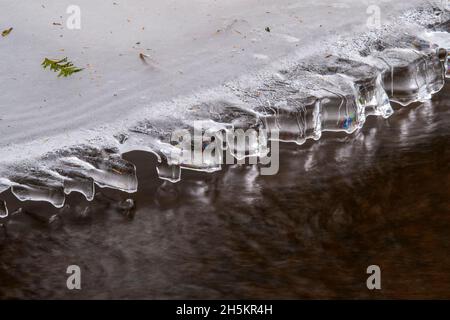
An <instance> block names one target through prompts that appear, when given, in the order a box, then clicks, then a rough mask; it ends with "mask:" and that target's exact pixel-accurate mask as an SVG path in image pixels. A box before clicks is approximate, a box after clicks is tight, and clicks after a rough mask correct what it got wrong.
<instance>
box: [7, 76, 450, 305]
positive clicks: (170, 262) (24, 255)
mask: <svg viewBox="0 0 450 320" xmlns="http://www.w3.org/2000/svg"><path fill="white" fill-rule="evenodd" d="M449 105H450V86H449V85H447V86H446V88H445V90H444V91H443V92H441V93H440V94H438V95H437V96H436V97H435V98H434V99H433V101H431V102H426V103H424V104H415V105H412V106H409V107H403V108H397V109H398V110H396V113H395V114H394V115H393V116H392V117H391V118H389V119H387V120H385V119H382V118H377V117H369V118H368V120H367V123H366V126H365V127H364V128H363V129H362V130H361V131H359V132H357V133H355V134H353V135H351V136H346V135H336V134H331V133H329V134H324V137H323V139H322V140H320V141H317V142H313V141H310V142H308V143H306V144H305V145H303V146H300V147H299V146H292V145H283V147H282V150H281V155H280V157H281V166H280V167H281V168H280V172H279V174H278V175H276V176H259V175H258V168H257V167H253V166H235V167H229V168H227V169H226V170H224V171H222V172H219V173H215V174H199V173H194V172H183V175H184V177H183V180H182V182H180V183H178V184H171V183H169V182H162V181H160V180H158V179H157V176H156V172H155V170H154V163H155V159H154V157H152V156H151V155H147V154H143V153H132V154H129V155H128V156H127V158H128V159H129V160H131V161H132V162H133V163H135V164H136V165H137V167H138V175H139V182H140V188H139V192H138V193H137V194H135V195H132V198H133V199H134V200H135V201H136V203H137V208H136V210H135V211H134V210H132V209H131V210H130V208H129V206H128V204H127V203H123V202H121V201H122V200H124V199H125V197H126V196H125V195H124V194H120V193H118V192H113V191H110V190H103V191H102V195H100V196H98V197H97V198H96V200H95V201H94V202H92V203H87V202H85V200H82V198H81V196H80V197H78V196H76V195H72V196H71V197H70V199H69V203H70V205H68V206H66V207H65V208H64V209H62V210H57V209H55V208H52V207H50V206H47V205H45V204H41V203H27V204H20V205H21V206H22V207H23V209H22V210H18V211H16V212H15V213H13V214H11V217H10V218H8V219H9V220H7V221H6V222H4V224H5V225H6V228H5V227H4V228H2V229H1V230H0V297H2V298H428V297H440V298H444V297H445V298H450V289H449V288H450V273H449V272H448V270H450V256H449V255H448V252H449V246H450V233H449V230H450V201H449V195H450V168H449V163H450V148H449V141H450V140H449V138H450V107H449ZM7 197H9V199H8V200H9V201H14V200H13V197H12V196H11V195H7ZM18 208H19V204H18V203H16V208H13V206H12V208H11V209H12V210H11V211H15V209H18ZM72 264H76V265H79V266H80V267H81V270H82V290H81V291H76V292H75V291H68V290H67V289H66V279H67V275H66V273H65V271H66V268H67V266H68V265H72ZM372 264H377V265H379V266H380V267H381V270H382V290H381V291H377V292H372V291H369V290H368V289H367V288H366V284H365V283H366V278H367V275H366V273H365V272H366V268H367V267H368V266H369V265H372Z"/></svg>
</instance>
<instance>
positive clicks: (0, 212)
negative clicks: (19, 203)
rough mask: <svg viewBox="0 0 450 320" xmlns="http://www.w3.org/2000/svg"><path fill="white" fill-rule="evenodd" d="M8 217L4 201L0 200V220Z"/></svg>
mask: <svg viewBox="0 0 450 320" xmlns="http://www.w3.org/2000/svg"><path fill="white" fill-rule="evenodd" d="M7 216H8V207H7V206H6V201H5V200H0V219H2V218H6V217H7Z"/></svg>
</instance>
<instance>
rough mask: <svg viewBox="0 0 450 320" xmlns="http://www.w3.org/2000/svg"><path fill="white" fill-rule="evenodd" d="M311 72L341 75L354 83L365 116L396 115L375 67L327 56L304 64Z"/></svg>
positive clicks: (379, 73)
mask: <svg viewBox="0 0 450 320" xmlns="http://www.w3.org/2000/svg"><path fill="white" fill-rule="evenodd" d="M302 67H303V68H304V69H306V70H308V71H310V72H315V73H318V74H321V75H334V74H339V75H342V76H344V77H347V78H348V79H349V81H351V82H353V86H354V88H355V95H356V100H357V103H359V104H360V105H361V106H362V107H363V108H364V109H365V111H364V112H365V115H366V116H367V115H376V116H382V117H383V118H388V117H389V116H391V115H392V114H393V113H394V110H393V109H392V106H391V104H390V102H389V97H388V95H387V94H386V91H385V90H384V87H383V81H382V76H381V72H380V70H379V69H378V68H376V67H375V66H372V65H369V64H367V63H364V62H361V61H355V60H351V59H346V58H341V57H336V56H327V57H326V58H323V59H315V60H314V61H308V62H306V63H303V64H302Z"/></svg>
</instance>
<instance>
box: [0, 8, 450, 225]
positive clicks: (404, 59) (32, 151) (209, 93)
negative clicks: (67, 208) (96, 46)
mask: <svg viewBox="0 0 450 320" xmlns="http://www.w3.org/2000/svg"><path fill="white" fill-rule="evenodd" d="M139 3H140V2H139ZM245 3H246V5H244V9H245V10H244V12H246V13H248V14H249V20H251V21H253V22H249V21H247V20H245V19H225V25H224V27H223V28H219V29H217V30H216V32H215V33H216V34H215V36H217V37H221V38H220V39H219V40H211V41H218V43H222V44H227V45H228V44H230V43H232V40H233V39H234V38H233V37H234V36H236V34H237V35H238V36H239V37H240V35H242V33H243V32H246V33H248V36H250V35H252V36H255V38H254V39H253V40H252V41H251V43H253V44H254V46H255V48H253V49H252V50H256V49H258V50H259V49H261V46H260V44H258V43H259V42H260V41H262V39H263V37H266V36H268V35H266V34H265V33H268V32H266V31H264V28H263V27H262V28H261V29H262V31H261V32H260V31H255V30H254V29H252V27H251V26H252V23H256V24H258V20H257V19H256V18H255V15H251V14H250V13H251V12H252V11H251V3H252V1H249V2H248V3H247V2H245ZM308 3H309V2H308ZM345 3H347V4H349V3H353V1H347V2H345ZM134 5H135V4H129V5H128V6H130V7H133V6H134ZM140 5H142V6H143V7H145V4H144V3H140ZM203 5H204V4H195V5H194V7H195V8H197V9H198V10H199V12H200V13H201V12H202V11H201V10H203V9H204V7H203ZM233 5H237V4H236V3H235V2H234V1H232V4H229V5H226V8H225V9H224V10H225V11H226V12H227V13H230V12H233V7H232V6H233ZM247 5H248V6H247ZM305 5H307V4H305ZM309 5H312V4H311V3H309ZM20 6H22V5H20ZM386 6H393V7H391V8H390V9H392V10H393V12H394V13H396V14H398V13H399V12H401V11H405V10H406V11H405V13H404V14H403V16H401V18H399V19H397V20H396V21H395V22H392V21H391V22H387V23H386V24H385V25H384V26H382V27H380V28H378V29H377V30H375V31H373V30H372V31H366V32H360V33H359V34H355V33H354V32H353V31H352V32H351V33H350V34H348V35H346V36H345V37H344V36H342V37H337V38H336V37H335V38H333V39H332V41H331V40H330V41H328V42H327V43H323V48H325V49H324V50H311V52H308V50H305V48H302V50H303V51H301V53H298V52H297V53H294V54H291V55H288V58H286V57H284V58H283V59H281V58H282V57H283V56H280V57H279V58H280V59H279V60H277V61H278V62H273V63H272V64H271V65H270V66H265V67H264V66H263V65H259V64H260V63H261V61H265V60H266V59H259V58H258V59H256V60H255V61H256V62H255V61H252V62H251V64H252V66H253V67H255V70H258V71H254V72H248V70H240V68H244V66H245V61H246V60H245V58H243V60H239V63H240V65H239V66H238V67H237V68H234V69H233V70H232V71H229V70H227V69H226V68H223V69H220V70H219V69H214V67H213V66H211V70H210V71H211V72H217V73H218V74H219V75H223V79H226V80H227V81H225V82H222V83H220V82H219V83H217V82H215V81H213V80H212V78H211V79H210V78H209V77H206V76H205V77H204V78H203V79H202V80H201V81H200V80H199V81H200V82H202V81H203V82H202V83H201V85H202V86H203V88H205V87H207V88H208V89H204V90H200V91H199V88H198V87H197V86H196V85H194V84H193V83H194V82H195V81H196V80H197V79H200V78H201V77H202V75H203V76H204V75H205V74H202V72H203V71H204V70H202V68H205V67H206V66H205V65H199V64H198V63H192V64H190V65H189V64H188V65H186V68H187V69H189V68H196V69H197V70H200V71H198V73H199V74H198V77H197V78H189V77H188V79H187V80H183V81H185V82H180V83H182V84H183V85H185V87H184V89H186V92H183V91H182V89H180V90H181V92H180V94H181V93H182V94H187V93H189V92H191V93H192V92H197V93H196V94H191V95H186V97H184V98H183V97H180V98H176V99H175V98H174V97H171V98H169V99H163V98H167V97H170V94H172V95H173V92H172V90H171V88H170V86H171V85H172V84H171V81H172V80H173V81H174V82H177V81H178V79H177V77H178V76H179V77H181V74H184V73H186V72H189V71H190V70H184V71H183V72H181V71H179V72H178V71H177V72H174V73H173V72H172V73H171V72H161V73H158V74H157V75H156V76H155V77H149V76H148V74H147V73H146V72H147V71H148V70H146V71H139V70H138V69H137V68H136V66H134V67H133V70H131V72H129V73H126V74H125V73H124V71H123V70H122V69H120V68H119V67H117V66H116V65H114V66H112V68H111V69H112V70H111V71H110V72H107V76H108V77H109V79H110V80H109V81H107V82H106V83H105V84H103V86H102V88H101V90H100V89H99V90H100V91H96V88H95V85H96V84H95V83H96V81H97V78H98V77H101V76H100V75H95V72H94V71H92V70H86V71H85V72H89V76H90V77H91V80H92V79H93V80H92V82H89V81H87V80H86V79H79V81H80V83H78V82H77V80H78V79H72V80H63V81H62V82H59V83H58V84H57V85H56V86H57V88H56V89H55V92H57V94H56V95H57V96H58V97H57V98H58V99H59V100H57V101H58V102H59V103H61V106H62V105H65V104H73V106H74V107H75V106H77V105H78V104H77V103H79V98H78V96H80V97H81V96H83V95H84V94H86V95H87V96H88V97H90V98H91V100H89V102H87V103H86V102H84V103H83V108H82V109H81V110H78V111H77V110H76V107H75V110H72V111H70V112H68V113H62V114H61V115H58V114H57V113H55V112H54V110H53V109H51V108H50V109H48V110H47V109H45V110H44V111H42V112H43V113H42V114H40V115H39V118H36V119H35V120H36V121H35V122H33V112H35V111H34V109H36V108H39V104H41V103H45V102H46V101H38V100H33V99H37V97H38V95H37V93H36V92H37V91H42V90H44V89H45V85H48V84H49V83H53V82H54V79H50V76H51V75H48V76H49V78H46V79H45V80H42V79H31V80H32V81H37V83H38V84H37V85H36V88H34V91H32V90H30V91H31V92H29V94H28V95H25V93H23V91H21V93H20V94H21V95H25V96H26V97H25V98H24V99H23V101H22V100H20V99H18V98H17V95H18V90H17V89H13V88H14V81H16V80H14V75H17V72H15V71H14V69H13V68H14V65H13V64H8V66H7V68H6V70H4V72H2V75H1V77H2V80H5V81H6V80H8V81H6V82H5V83H6V85H5V86H6V88H5V90H4V92H3V93H2V94H3V95H4V98H2V99H3V102H2V104H1V106H0V107H1V108H0V111H2V113H4V114H5V117H4V118H5V121H10V122H11V124H13V125H14V124H17V123H23V124H24V126H27V128H26V130H25V129H24V130H16V131H15V130H14V128H11V129H10V131H8V128H7V127H5V126H3V127H2V126H1V125H2V123H1V122H0V127H2V129H1V133H2V138H1V139H0V150H1V152H2V159H0V193H1V192H3V191H6V190H8V189H10V190H11V192H12V193H13V194H14V195H15V196H16V197H17V198H18V199H19V200H21V201H28V200H33V201H47V202H50V203H51V204H53V205H54V206H56V207H62V206H64V202H65V196H66V195H67V194H69V193H71V192H79V193H81V194H83V195H84V196H85V197H86V199H88V200H92V199H93V197H94V194H95V188H96V186H99V187H108V188H114V189H118V190H122V191H124V192H130V193H131V192H135V191H136V190H137V187H138V185H137V178H136V172H135V171H136V170H135V167H134V165H133V164H132V163H129V162H127V161H125V160H124V159H122V154H123V153H125V152H128V151H132V150H143V151H147V152H151V153H154V154H155V155H156V156H157V158H158V161H159V166H158V168H157V170H158V173H159V175H160V177H161V178H162V179H165V180H168V181H171V182H177V181H179V180H180V179H181V172H182V170H199V171H206V172H214V171H217V170H220V169H221V168H222V163H223V159H222V158H221V157H223V154H221V152H222V151H223V152H228V153H229V154H231V155H232V156H234V157H235V158H236V159H237V160H242V159H243V158H245V157H264V156H265V155H266V154H267V153H268V152H269V150H268V141H266V140H264V139H260V140H258V139H256V140H254V141H257V142H256V143H249V144H246V145H245V147H244V148H242V146H240V145H235V144H233V143H232V141H230V140H229V139H231V138H228V137H229V136H228V135H227V133H228V132H232V131H234V130H236V129H241V130H243V131H245V130H247V129H254V130H260V129H262V130H267V132H269V133H271V132H277V133H278V134H277V135H270V134H269V139H272V140H278V141H282V142H292V143H296V144H298V145H301V144H303V143H305V142H306V141H307V140H308V139H313V140H318V139H320V138H321V136H322V133H323V132H326V131H332V132H344V133H347V134H351V133H353V132H355V131H357V130H358V129H360V128H361V127H362V126H363V125H364V122H365V120H366V117H367V116H380V117H383V118H388V117H390V116H391V115H392V114H393V112H394V111H393V108H392V106H391V102H392V101H393V102H397V103H399V104H401V105H403V106H406V105H409V104H411V103H413V102H417V101H425V100H427V99H430V97H431V95H432V94H434V93H436V92H438V91H439V90H440V89H441V88H442V87H443V85H444V80H445V74H446V69H448V63H447V59H448V55H447V49H450V46H449V43H450V35H448V33H447V32H448V31H449V30H448V29H449V27H448V21H450V15H449V14H448V13H447V12H446V11H445V10H436V7H433V6H432V5H429V4H423V5H422V1H413V2H411V4H409V6H410V8H407V9H405V8H403V7H401V6H397V4H389V5H388V4H386ZM6 7H8V8H9V9H11V8H12V7H13V4H12V2H11V3H8V4H7V5H6ZM280 7H281V8H283V9H284V11H283V10H281V11H280V14H282V15H285V16H283V17H284V18H286V15H287V16H289V17H291V15H290V12H297V11H296V10H300V9H301V8H303V7H301V6H300V9H299V8H297V7H295V6H292V5H288V2H286V3H284V2H283V5H281V4H280ZM157 9H160V10H163V11H164V10H165V9H166V7H164V6H163V7H157ZM200 9H201V10H200ZM273 9H274V10H275V9H276V8H273ZM11 10H12V9H11ZM27 10H28V9H27ZM6 11H7V10H2V12H3V14H4V13H5V12H6ZM144 11H145V10H144ZM206 11H207V10H206ZM200 13H199V14H200ZM87 14H88V16H89V13H87ZM315 14H316V16H315V17H316V18H317V15H319V16H320V14H321V13H320V10H318V11H317V12H315ZM176 15H177V16H178V15H180V16H182V13H176ZM347 15H348V13H347ZM120 16H121V15H120V13H117V12H115V13H114V17H115V18H117V17H120ZM89 17H90V18H92V16H89ZM140 18H142V17H141V16H140ZM140 18H139V19H140ZM191 18H192V19H194V18H195V17H191ZM191 18H189V17H187V18H186V19H187V20H189V19H191ZM139 19H138V20H139ZM255 19H256V22H255ZM352 19H353V18H352ZM355 19H356V18H355ZM322 20H323V18H322ZM201 21H202V22H201V23H204V22H205V21H203V20H201ZM206 21H208V20H206ZM141 22H142V19H141ZM122 23H125V22H122ZM129 23H131V22H129ZM311 23H312V22H311ZM332 23H333V22H332V21H331V22H330V25H332ZM293 25H295V24H293ZM202 27H204V25H202ZM329 27H330V28H331V27H332V26H329ZM100 28H105V25H102V24H100ZM142 28H143V27H142ZM16 29H19V30H20V28H15V29H14V30H16ZM273 30H274V28H272V29H271V32H270V33H271V35H270V36H271V37H274V39H275V40H271V41H275V42H273V43H272V44H275V43H277V42H276V41H284V42H283V45H282V46H281V45H280V46H281V47H280V48H287V47H283V46H287V44H289V45H290V46H292V44H295V43H298V42H299V41H300V40H299V39H298V38H296V37H294V36H293V35H288V34H285V33H277V32H276V31H273ZM191 31H192V30H191ZM197 31H198V30H197ZM18 32H20V31H18ZM61 32H62V31H61ZM111 32H112V31H111ZM194 33H195V32H194ZM13 36H14V33H12V34H11V35H10V36H9V37H10V38H9V39H8V40H7V41H9V42H12V41H14V38H13ZM182 36H185V34H182ZM209 36H211V35H209ZM246 37H247V36H246ZM121 38H122V39H123V38H124V37H123V35H122V36H119V37H118V39H121ZM133 39H134V38H133ZM180 39H181V38H179V39H178V40H180ZM280 39H282V40H280ZM47 40H48V39H47ZM241 40H242V39H241ZM241 40H239V41H241ZM305 40H306V38H305ZM309 40H311V39H309ZM102 41H103V40H102ZM105 41H106V40H105ZM109 41H111V45H109V46H107V47H108V52H105V59H102V60H101V61H100V60H97V62H98V63H99V65H101V66H102V67H104V68H105V70H106V69H107V68H106V67H105V66H106V65H108V63H109V62H110V61H113V60H112V59H116V58H113V57H112V53H111V52H112V51H114V50H115V45H114V43H115V41H117V40H115V38H114V37H112V38H111V39H110V40H109ZM180 41H181V40H180ZM189 41H195V40H193V39H189ZM87 42H88V43H91V44H92V39H87ZM135 43H136V46H139V45H140V42H139V41H136V42H135ZM308 43H311V41H310V42H308ZM253 44H252V45H253ZM92 45H93V44H92ZM8 46H9V47H7V48H6V49H3V48H0V58H1V57H3V56H4V53H5V52H7V53H8V52H9V53H11V52H13V51H11V52H10V51H9V50H27V47H26V46H25V45H23V44H16V45H11V44H8ZM86 47H88V46H86ZM116 49H117V51H116V52H114V55H117V56H119V55H120V54H121V53H120V52H125V51H126V49H124V47H123V46H122V45H121V44H117V48H116ZM134 49H136V48H134ZM213 49H214V47H213ZM215 49H217V47H215ZM297 49H298V48H297ZM2 50H3V53H2ZM168 50H169V52H170V48H169V49H168ZM205 50H206V49H205ZM210 50H212V48H209V47H208V50H207V51H208V52H210ZM233 50H235V49H233ZM280 50H281V49H280ZM44 51H45V50H42V53H44ZM68 51H70V53H75V52H76V50H74V48H73V47H71V48H69V49H68ZM141 51H142V48H137V49H136V50H135V51H133V52H134V53H136V54H137V53H138V52H141ZM242 51H244V50H240V51H239V50H238V51H232V53H233V55H234V54H236V55H238V54H239V53H240V52H242ZM281 51H283V50H281ZM305 51H306V52H307V54H305ZM286 52H287V53H290V52H289V51H286ZM271 53H272V54H273V55H275V51H273V52H271ZM196 54H197V52H196V51H195V50H194V49H193V51H192V55H193V56H194V57H195V55H196ZM198 55H199V56H201V57H202V59H203V60H201V61H203V62H204V63H206V64H207V63H211V64H214V61H211V60H208V56H206V58H205V56H204V55H202V53H201V52H200V53H198ZM262 56H264V57H267V55H262V54H260V53H257V52H255V53H254V54H252V57H262ZM18 57H19V58H20V57H22V52H20V53H18ZM213 57H216V58H217V57H218V58H219V59H220V58H221V56H220V55H219V56H213ZM188 58H190V57H186V59H188ZM8 59H12V58H11V57H10V56H8ZM168 59H175V57H168ZM8 61H12V60H8ZM243 61H244V62H243ZM22 62H23V63H24V64H25V65H29V64H30V63H31V62H30V61H28V60H25V59H22ZM139 63H141V62H139ZM161 64H164V63H163V62H161ZM147 67H148V62H147V61H146V68H147ZM152 67H153V68H154V69H155V70H157V69H158V68H160V67H161V65H158V64H153V65H152ZM263 67H264V68H263ZM29 68H30V69H31V70H32V72H33V73H39V72H41V70H38V69H35V68H34V67H33V66H29ZM258 68H259V69H258ZM105 72H106V71H105ZM239 73H244V74H245V76H240V77H238V75H239ZM247 73H248V74H247ZM105 76H106V74H105ZM134 76H136V77H137V81H138V82H137V83H136V82H134V83H132V82H133V81H135V80H133V77H134ZM8 77H10V78H8ZM28 77H33V76H28ZM147 77H148V78H149V79H150V80H148V79H147ZM115 79H120V81H121V82H120V83H119V84H118V83H116V82H115V81H116V80H115ZM171 79H172V80H171ZM24 81H25V80H24ZM139 81H141V82H139ZM166 83H167V84H166ZM180 83H178V82H177V85H180ZM69 84H70V85H69ZM208 84H210V85H211V86H208ZM220 84H224V85H220ZM153 85H155V86H156V87H157V88H158V89H161V91H162V92H164V93H165V94H166V95H167V96H166V97H162V96H161V97H158V96H157V93H154V95H156V96H157V97H156V98H155V97H153V98H155V99H157V98H161V99H160V100H157V101H161V102H157V103H154V104H153V105H152V106H151V107H145V108H132V107H131V106H133V105H136V104H138V105H139V104H142V105H146V104H148V103H150V102H151V101H150V100H149V98H148V97H147V96H146V92H147V88H149V87H151V86H153ZM77 86H79V87H77ZM177 88H179V87H177ZM81 89H83V90H85V91H82V90H81ZM128 91H130V92H131V95H129V96H125V97H124V98H122V97H121V93H122V92H128ZM177 93H178V92H177ZM138 95H139V96H140V97H138ZM39 97H40V96H39ZM66 97H67V98H66ZM5 101H6V102H5ZM52 101H53V100H52ZM55 101H56V100H55ZM18 103H25V104H26V105H25V107H22V109H20V113H18V114H17V113H11V112H10V110H11V109H14V108H15V104H18ZM152 103H153V102H152ZM106 107H108V108H109V109H108V108H106ZM95 108H98V110H97V109H95ZM105 108H106V109H105ZM128 108H130V112H128V113H127V112H126V110H127V109H128ZM94 109H95V110H94ZM109 110H114V112H113V111H111V114H108V112H109ZM117 111H119V113H117ZM83 112H85V113H86V114H82V113H83ZM121 113H123V116H121V117H119V114H121ZM102 114H105V119H106V121H99V122H98V123H96V122H95V121H94V122H93V120H92V119H95V118H96V117H98V116H99V115H102ZM110 117H115V118H120V121H111V124H110V123H108V122H109V120H110ZM63 118H71V122H66V124H67V127H64V128H62V127H60V124H59V122H58V121H62V119H63ZM43 121H44V122H43ZM4 123H5V122H4ZM6 123H7V122H6ZM44 123H48V124H49V125H48V126H47V127H46V126H44ZM199 123H200V124H201V129H200V131H201V134H202V137H204V136H205V135H206V136H208V137H210V138H209V140H203V139H202V140H201V141H194V140H193V141H189V143H191V144H192V145H193V146H195V145H200V146H201V151H204V150H205V149H206V148H207V147H208V145H210V144H212V143H214V142H216V143H217V140H216V138H217V139H222V138H221V137H223V141H222V140H221V141H220V143H219V144H218V145H220V146H221V148H220V150H218V153H215V154H214V156H211V157H206V158H205V157H203V158H201V161H189V160H190V159H187V160H186V158H185V157H183V154H182V152H181V150H182V149H181V148H180V145H179V143H178V142H177V141H174V140H173V133H174V132H176V131H180V132H185V133H187V134H191V136H194V133H195V130H197V128H196V124H197V125H198V124H199ZM40 126H42V127H40ZM78 127H79V130H78V129H74V128H78ZM91 127H93V128H91ZM94 129H95V130H94ZM65 130H67V132H66V131H65ZM55 132H57V133H55ZM61 132H65V133H61ZM33 135H34V137H35V138H34V139H31V138H30V137H31V136H33ZM180 143H181V142H180ZM194 151H195V150H194ZM7 215H8V209H7V206H6V203H5V202H4V201H3V200H1V201H0V218H4V217H6V216H7Z"/></svg>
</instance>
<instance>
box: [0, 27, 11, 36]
mask: <svg viewBox="0 0 450 320" xmlns="http://www.w3.org/2000/svg"><path fill="white" fill-rule="evenodd" d="M11 31H13V28H9V29H6V30H3V31H2V37H6V36H7V35H9V34H10V33H11Z"/></svg>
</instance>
